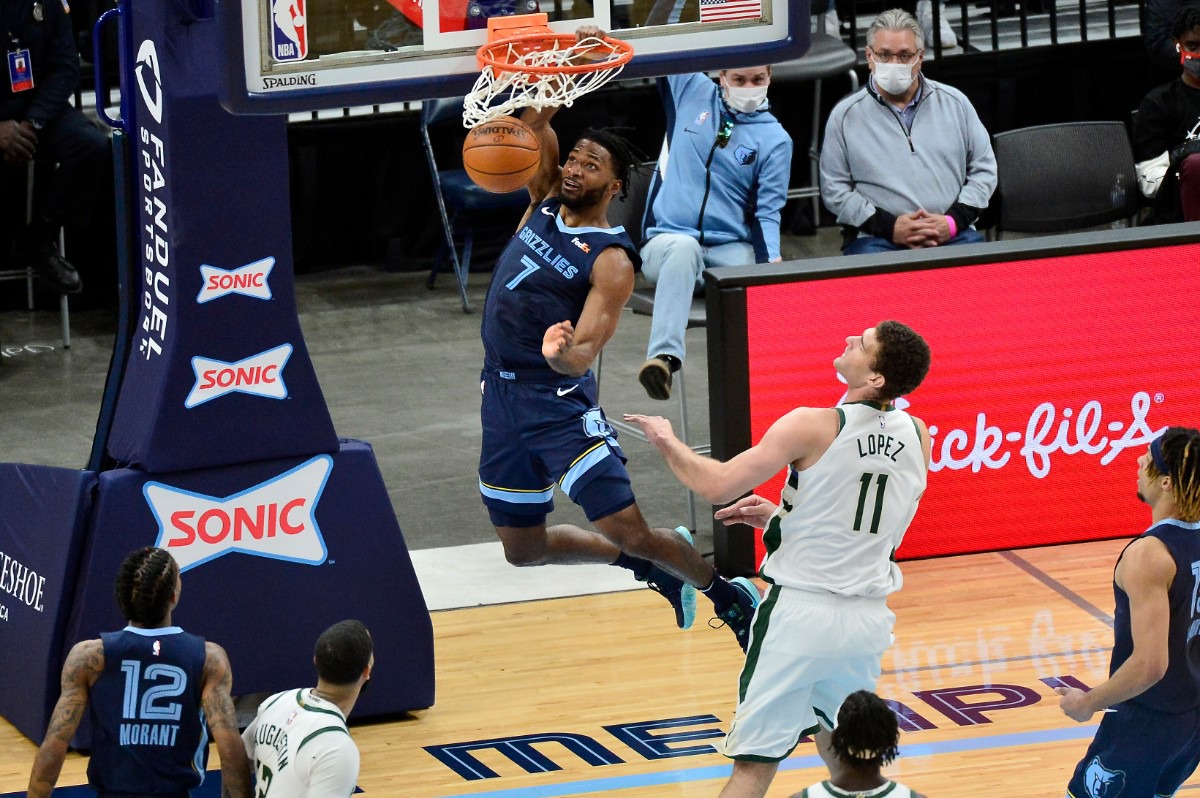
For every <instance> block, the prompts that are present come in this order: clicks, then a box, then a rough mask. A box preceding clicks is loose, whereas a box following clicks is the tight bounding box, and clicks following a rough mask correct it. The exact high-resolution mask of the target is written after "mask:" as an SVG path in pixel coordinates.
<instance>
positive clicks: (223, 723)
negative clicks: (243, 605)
mask: <svg viewBox="0 0 1200 798" xmlns="http://www.w3.org/2000/svg"><path fill="white" fill-rule="evenodd" d="M204 653H205V658H204V687H203V688H202V690H201V693H200V700H201V702H202V703H203V704H204V717H205V718H206V719H207V720H208V731H209V733H210V734H211V735H212V738H213V740H214V741H215V742H216V744H217V753H219V754H220V755H221V795H222V798H251V782H250V760H249V759H247V758H246V748H245V746H244V745H243V744H242V738H241V735H239V734H238V727H237V712H236V711H235V710H234V708H233V694H232V690H233V669H232V668H230V667H229V657H228V656H227V655H226V654H225V649H223V648H221V647H220V646H218V645H217V644H216V643H207V642H206V643H205V644H204Z"/></svg>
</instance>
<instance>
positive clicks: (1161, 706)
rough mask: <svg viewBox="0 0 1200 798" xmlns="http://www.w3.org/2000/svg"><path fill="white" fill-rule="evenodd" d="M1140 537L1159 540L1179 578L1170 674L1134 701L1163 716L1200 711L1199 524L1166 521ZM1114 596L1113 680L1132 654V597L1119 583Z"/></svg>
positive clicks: (1171, 596) (1173, 591) (1174, 585)
mask: <svg viewBox="0 0 1200 798" xmlns="http://www.w3.org/2000/svg"><path fill="white" fill-rule="evenodd" d="M1141 537H1146V538H1158V539H1159V540H1160V541H1162V543H1163V545H1164V546H1166V547H1167V551H1169V552H1170V553H1171V558H1172V559H1174V560H1175V579H1174V580H1172V582H1171V587H1170V589H1169V590H1168V591H1167V596H1168V600H1169V603H1170V607H1171V624H1170V627H1169V628H1168V630H1167V651H1168V664H1167V672H1166V674H1164V675H1163V677H1162V679H1160V680H1159V681H1158V682H1157V683H1156V684H1155V685H1153V686H1152V687H1150V688H1149V689H1148V690H1146V691H1145V692H1144V693H1142V694H1141V695H1139V696H1136V697H1135V698H1133V699H1131V700H1133V701H1136V702H1137V703H1139V704H1141V705H1142V706H1146V707H1149V708H1151V709H1155V710H1158V711H1160V712H1169V713H1178V712H1186V711H1187V710H1189V709H1194V708H1196V707H1198V706H1200V635H1198V633H1200V607H1198V606H1197V604H1198V602H1200V523H1185V522H1183V521H1176V520H1174V519H1168V520H1166V521H1163V522H1162V523H1160V524H1156V525H1155V526H1152V527H1150V528H1149V529H1147V530H1146V531H1145V532H1143V533H1142V535H1141ZM1122 554H1124V552H1122ZM1118 562H1120V561H1119V560H1118ZM1113 593H1114V594H1115V595H1116V600H1117V609H1116V613H1115V617H1114V622H1113V632H1114V640H1113V650H1112V661H1111V663H1110V665H1109V675H1112V674H1113V673H1115V672H1116V670H1117V668H1119V667H1121V665H1122V664H1123V663H1124V662H1125V660H1127V659H1129V656H1130V655H1131V654H1132V653H1133V630H1132V628H1131V625H1130V618H1129V596H1128V595H1127V594H1126V593H1125V591H1124V590H1121V588H1119V587H1117V585H1116V584H1115V583H1114V584H1113Z"/></svg>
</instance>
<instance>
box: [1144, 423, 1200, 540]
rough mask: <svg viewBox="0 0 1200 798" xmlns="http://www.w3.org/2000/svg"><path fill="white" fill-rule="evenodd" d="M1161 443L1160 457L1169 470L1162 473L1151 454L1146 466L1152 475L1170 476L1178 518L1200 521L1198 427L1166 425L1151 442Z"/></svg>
mask: <svg viewBox="0 0 1200 798" xmlns="http://www.w3.org/2000/svg"><path fill="white" fill-rule="evenodd" d="M1150 446H1151V454H1153V453H1154V449H1155V448H1158V447H1161V449H1160V452H1161V455H1162V459H1163V460H1165V461H1166V465H1167V468H1168V472H1169V473H1165V474H1164V473H1163V472H1162V471H1161V470H1160V469H1159V467H1158V464H1157V462H1156V461H1157V459H1158V458H1153V457H1152V458H1151V461H1150V463H1149V464H1148V465H1147V466H1146V470H1147V472H1148V473H1149V474H1150V476H1151V477H1152V478H1154V479H1158V478H1160V477H1170V478H1171V496H1172V497H1173V498H1174V499H1175V508H1176V510H1177V512H1176V515H1178V516H1179V520H1180V521H1188V522H1193V521H1200V431H1197V430H1194V429H1191V428H1189V427H1168V428H1167V431H1166V432H1164V433H1163V434H1162V437H1160V438H1158V439H1157V440H1155V441H1154V443H1152V444H1151V445H1150Z"/></svg>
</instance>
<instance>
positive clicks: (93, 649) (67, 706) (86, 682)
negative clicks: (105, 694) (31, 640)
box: [26, 640, 104, 798]
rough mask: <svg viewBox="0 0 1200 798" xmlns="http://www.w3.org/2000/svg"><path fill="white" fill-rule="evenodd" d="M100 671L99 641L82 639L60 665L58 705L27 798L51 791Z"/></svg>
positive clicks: (35, 762) (39, 797)
mask: <svg viewBox="0 0 1200 798" xmlns="http://www.w3.org/2000/svg"><path fill="white" fill-rule="evenodd" d="M103 672H104V643H103V642H101V641H100V640H84V641H82V642H79V643H76V644H75V645H74V646H73V647H72V648H71V653H70V654H68V655H67V661H66V663H64V664H63V670H62V679H61V682H60V684H61V692H60V693H59V696H58V703H57V704H55V705H54V711H53V712H52V713H51V714H50V725H49V727H47V729H46V739H44V740H43V741H42V746H41V748H39V749H38V752H37V756H36V757H34V760H33V771H32V772H31V773H30V774H29V791H28V792H27V793H26V794H27V795H29V796H30V798H44V797H45V796H49V795H50V793H51V792H53V791H54V785H55V784H57V783H58V776H59V774H60V773H61V772H62V766H63V761H64V760H65V759H66V758H67V748H68V746H70V744H71V738H72V737H74V736H75V731H76V730H77V729H78V728H79V722H80V721H81V720H82V719H83V713H84V711H85V710H86V709H87V702H88V693H89V691H90V690H91V689H92V685H93V684H95V683H96V679H98V678H99V677H100V674H101V673H103Z"/></svg>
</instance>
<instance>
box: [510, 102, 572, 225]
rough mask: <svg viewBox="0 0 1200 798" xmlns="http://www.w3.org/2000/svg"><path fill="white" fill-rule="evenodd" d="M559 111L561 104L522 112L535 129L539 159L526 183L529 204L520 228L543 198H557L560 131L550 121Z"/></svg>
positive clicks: (527, 123)
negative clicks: (531, 177) (534, 170)
mask: <svg viewBox="0 0 1200 798" xmlns="http://www.w3.org/2000/svg"><path fill="white" fill-rule="evenodd" d="M556 113H558V106H551V107H548V108H543V109H541V110H540V111H539V110H537V109H534V108H526V109H525V110H524V111H522V112H521V121H522V122H524V123H525V124H526V125H527V126H528V127H529V129H530V130H532V131H533V135H534V136H535V137H536V138H537V141H538V153H539V155H540V158H539V160H538V170H537V173H536V174H534V176H533V179H532V180H530V181H529V184H528V185H527V186H526V189H527V190H528V191H529V207H528V208H526V209H525V215H524V216H522V217H521V223H520V224H519V225H517V230H520V229H521V228H522V227H524V226H525V222H527V221H529V215H530V214H531V213H533V211H534V209H536V208H537V206H538V205H540V204H541V203H542V201H543V200H545V199H547V198H548V197H557V196H558V190H559V188H561V187H562V166H561V164H559V149H558V134H557V133H555V132H554V128H553V127H551V126H550V120H551V119H553V118H554V115H555V114H556Z"/></svg>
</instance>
